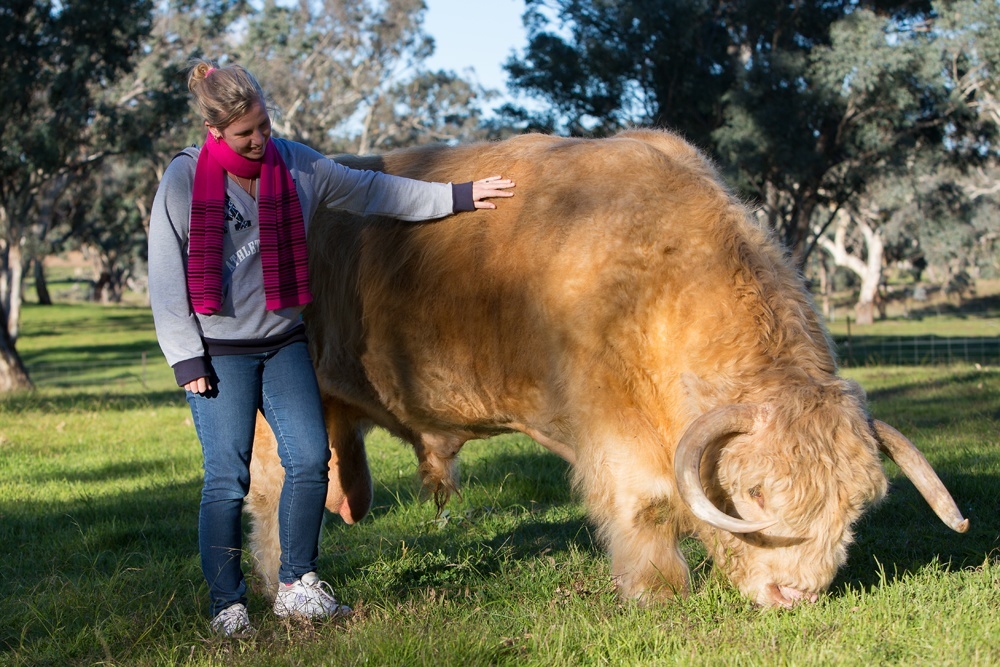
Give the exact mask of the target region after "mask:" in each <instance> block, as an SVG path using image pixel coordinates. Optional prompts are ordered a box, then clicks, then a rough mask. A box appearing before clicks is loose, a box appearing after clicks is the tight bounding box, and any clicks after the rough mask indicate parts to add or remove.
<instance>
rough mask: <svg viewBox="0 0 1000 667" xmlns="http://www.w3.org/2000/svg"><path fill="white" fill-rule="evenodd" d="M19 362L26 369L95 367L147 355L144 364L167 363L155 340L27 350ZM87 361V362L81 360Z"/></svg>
mask: <svg viewBox="0 0 1000 667" xmlns="http://www.w3.org/2000/svg"><path fill="white" fill-rule="evenodd" d="M19 354H20V356H21V361H23V362H24V364H25V366H27V367H28V369H29V371H30V370H31V369H32V368H37V367H43V368H51V367H59V366H67V367H69V366H83V365H88V366H96V365H99V364H102V363H105V364H113V363H128V362H131V363H134V364H136V365H139V364H140V363H142V358H143V355H144V354H145V355H146V363H147V364H157V365H161V366H166V364H167V362H166V360H165V359H164V358H163V354H162V353H161V352H160V348H159V347H158V346H157V344H156V342H155V341H152V342H151V341H147V340H137V341H132V342H128V343H108V344H103V345H102V344H93V345H70V346H65V347H63V346H60V347H58V348H45V349H39V350H26V351H24V352H20V351H19ZM81 360H86V361H81Z"/></svg>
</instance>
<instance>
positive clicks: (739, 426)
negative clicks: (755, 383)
mask: <svg viewBox="0 0 1000 667" xmlns="http://www.w3.org/2000/svg"><path fill="white" fill-rule="evenodd" d="M761 410H762V408H761V407H760V406H759V405H727V406H725V407H722V408H717V409H715V410H712V411H710V412H707V413H705V414H703V415H702V416H701V417H699V418H698V419H696V420H694V421H693V422H692V423H691V425H690V426H688V428H687V430H686V431H685V432H684V435H683V436H682V437H681V441H680V442H679V443H678V444H677V452H676V453H675V454H674V477H675V478H676V480H677V489H678V491H679V492H680V496H681V498H682V499H683V500H684V502H685V503H686V504H687V506H688V507H689V508H690V509H691V513H692V514H694V515H695V516H696V517H698V518H699V519H701V520H702V521H704V522H706V523H708V524H710V525H712V526H715V527H716V528H721V529H722V530H725V531H728V532H730V533H754V532H757V531H759V530H764V529H765V528H769V527H770V526H773V525H774V524H775V523H777V521H760V522H755V521H745V520H744V519H737V518H736V517H732V516H729V515H728V514H726V513H725V512H723V511H721V510H720V509H719V508H718V507H716V506H715V505H714V504H713V503H712V501H711V500H709V499H708V496H707V495H706V494H705V489H704V487H702V485H701V459H702V457H703V456H704V455H705V452H706V451H708V450H709V448H712V447H717V446H718V445H719V443H721V442H722V439H723V437H724V436H727V435H732V434H734V433H749V432H750V431H752V430H753V427H754V423H755V422H756V420H757V417H758V416H759V415H760V413H761Z"/></svg>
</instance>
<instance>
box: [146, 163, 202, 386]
mask: <svg viewBox="0 0 1000 667" xmlns="http://www.w3.org/2000/svg"><path fill="white" fill-rule="evenodd" d="M194 168H195V160H193V159H191V157H190V155H189V154H186V153H185V154H181V155H180V156H178V157H177V158H175V159H174V160H173V161H172V162H171V163H170V165H168V167H167V170H166V172H165V173H164V174H163V179H162V180H161V181H160V186H159V188H158V189H157V191H156V196H155V197H154V199H153V208H152V211H151V214H150V220H149V252H148V256H149V300H150V305H151V306H152V309H153V323H154V325H155V327H156V338H157V341H158V342H159V344H160V349H161V350H163V355H164V356H165V357H166V358H167V363H168V364H170V366H172V367H173V369H174V376H175V379H176V380H177V384H178V386H183V385H185V384H186V383H188V382H190V381H191V380H195V379H197V378H199V377H205V376H207V375H208V361H207V359H206V358H205V348H204V345H203V343H202V338H201V330H200V328H199V326H198V321H197V319H195V315H194V312H193V311H192V309H191V304H190V301H189V299H188V291H187V244H188V228H189V225H190V212H191V191H192V187H193V182H194Z"/></svg>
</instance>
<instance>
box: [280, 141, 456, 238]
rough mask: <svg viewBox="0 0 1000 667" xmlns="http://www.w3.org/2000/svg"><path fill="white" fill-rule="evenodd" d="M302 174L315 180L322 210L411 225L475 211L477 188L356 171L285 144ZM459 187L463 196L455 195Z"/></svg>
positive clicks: (301, 147) (314, 152)
mask: <svg viewBox="0 0 1000 667" xmlns="http://www.w3.org/2000/svg"><path fill="white" fill-rule="evenodd" d="M285 145H286V147H287V150H289V151H290V152H291V153H292V154H293V158H292V161H293V162H295V163H296V164H298V165H300V167H299V169H300V172H301V173H303V174H307V177H308V178H310V179H315V180H314V182H313V183H314V188H315V192H316V197H317V199H318V201H319V204H320V205H321V206H327V207H329V208H336V209H340V210H343V211H347V212H349V213H355V214H357V215H384V216H388V217H390V218H397V219H399V220H405V221H408V222H419V221H422V220H435V219H437V218H443V217H445V216H447V215H451V214H452V213H455V212H456V211H460V210H471V209H472V208H474V206H471V207H470V204H471V203H472V201H471V200H472V185H471V183H470V184H467V186H466V185H465V184H462V185H459V186H452V184H451V183H432V182H428V181H420V180H416V179H412V178H403V177H400V176H392V175H390V174H385V173H382V172H380V171H369V170H363V169H351V168H349V167H346V166H344V165H342V164H340V163H339V162H336V161H334V160H331V159H330V158H327V157H325V156H323V155H321V154H319V153H318V152H316V151H314V150H313V149H311V148H309V147H307V146H304V145H302V144H297V143H294V142H286V144H285ZM456 187H457V188H458V191H457V192H456Z"/></svg>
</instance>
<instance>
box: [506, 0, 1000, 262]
mask: <svg viewBox="0 0 1000 667" xmlns="http://www.w3.org/2000/svg"><path fill="white" fill-rule="evenodd" d="M963 1H964V2H968V3H972V4H973V5H976V6H980V5H982V6H987V8H989V7H992V6H995V4H996V0H963ZM526 4H527V7H528V11H527V12H526V14H525V24H526V26H527V28H528V37H529V44H528V47H527V50H526V51H525V53H524V55H523V57H521V58H512V59H511V60H509V61H508V63H507V65H506V68H507V70H508V72H509V73H510V75H511V85H512V87H514V88H516V89H518V90H521V91H522V92H524V93H525V94H529V95H532V96H534V97H537V98H541V99H544V100H546V101H547V102H548V103H549V104H550V106H551V109H549V110H548V111H547V112H543V113H542V114H535V116H534V117H532V115H531V114H530V113H522V117H526V118H528V119H529V121H531V120H536V121H538V124H540V125H542V126H544V125H546V124H548V125H549V126H553V127H554V129H556V130H560V131H568V132H575V133H591V134H599V135H600V134H608V133H611V132H613V131H616V130H617V129H619V128H621V127H625V126H628V125H635V124H638V125H659V126H667V127H671V128H673V129H675V130H678V131H680V132H681V133H682V134H684V135H686V137H687V138H689V139H691V140H693V141H694V142H695V143H697V144H699V145H700V146H702V147H703V148H705V149H706V150H708V151H709V152H710V153H712V154H714V156H715V157H716V158H717V159H718V160H719V161H720V163H721V165H722V167H723V168H724V170H725V171H726V173H727V174H728V176H729V178H730V180H731V182H733V183H734V185H735V186H736V187H737V188H738V189H740V190H741V191H742V192H743V193H744V194H745V195H747V196H748V197H751V198H753V199H754V200H756V201H757V202H759V204H760V214H761V215H762V216H764V217H765V218H766V220H767V222H768V223H769V224H770V225H771V226H772V227H773V228H774V229H775V230H776V232H777V233H778V234H779V236H780V237H781V239H782V240H783V242H784V243H785V244H786V246H787V247H789V248H790V249H791V250H792V251H793V252H794V253H795V254H796V255H797V256H798V259H799V261H800V262H802V263H803V264H804V262H805V260H806V259H807V257H808V255H809V253H810V252H811V251H812V249H813V248H814V247H815V243H816V237H815V234H816V233H817V232H822V230H824V229H825V228H826V226H827V225H829V224H832V221H833V220H834V214H835V212H836V211H838V210H839V209H840V208H842V207H844V206H845V205H847V204H848V203H850V202H852V201H853V200H856V199H857V198H859V197H860V196H861V195H862V194H863V193H864V190H865V187H866V183H868V182H869V181H870V180H871V179H872V178H873V177H876V176H878V174H880V173H882V172H883V171H884V170H886V169H891V168H893V165H898V164H900V163H901V161H902V159H903V157H904V156H905V155H906V154H907V153H908V152H909V151H911V150H913V149H915V148H917V147H928V146H934V147H936V148H937V149H940V150H944V149H945V148H946V147H948V146H949V142H950V141H954V140H956V138H957V135H956V132H957V131H956V130H955V129H954V128H966V127H968V126H969V124H970V122H971V114H972V112H971V110H970V107H969V105H968V104H967V100H966V99H964V98H963V94H962V92H961V91H960V90H959V89H958V88H956V87H955V86H954V85H952V84H953V82H951V81H949V80H948V77H943V76H942V75H941V70H942V62H941V59H940V48H938V47H935V46H934V43H935V41H936V40H938V39H940V37H941V34H940V33H936V32H935V31H934V30H933V25H934V22H935V21H936V20H937V19H938V17H939V15H940V13H941V12H944V11H948V7H950V5H949V4H946V3H942V5H941V7H942V9H941V10H936V9H935V8H934V7H932V5H931V4H930V2H926V1H918V2H911V1H910V0H839V1H834V2H829V1H826V0H823V1H820V0H802V1H801V2H794V3H787V2H778V1H776V0H737V1H735V2H711V1H710V0H526ZM994 13H995V12H994ZM982 20H983V21H989V20H990V14H989V12H988V11H987V12H984V13H983V17H982ZM955 21H956V22H957V23H958V24H961V23H962V19H961V17H956V18H955ZM979 81H980V83H982V82H984V81H988V79H986V78H980V79H979ZM981 88H982V89H985V87H983V86H982V85H981ZM961 140H962V141H965V140H968V135H967V134H965V135H963V136H962V138H961ZM817 219H819V221H820V223H819V224H818V225H817Z"/></svg>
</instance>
